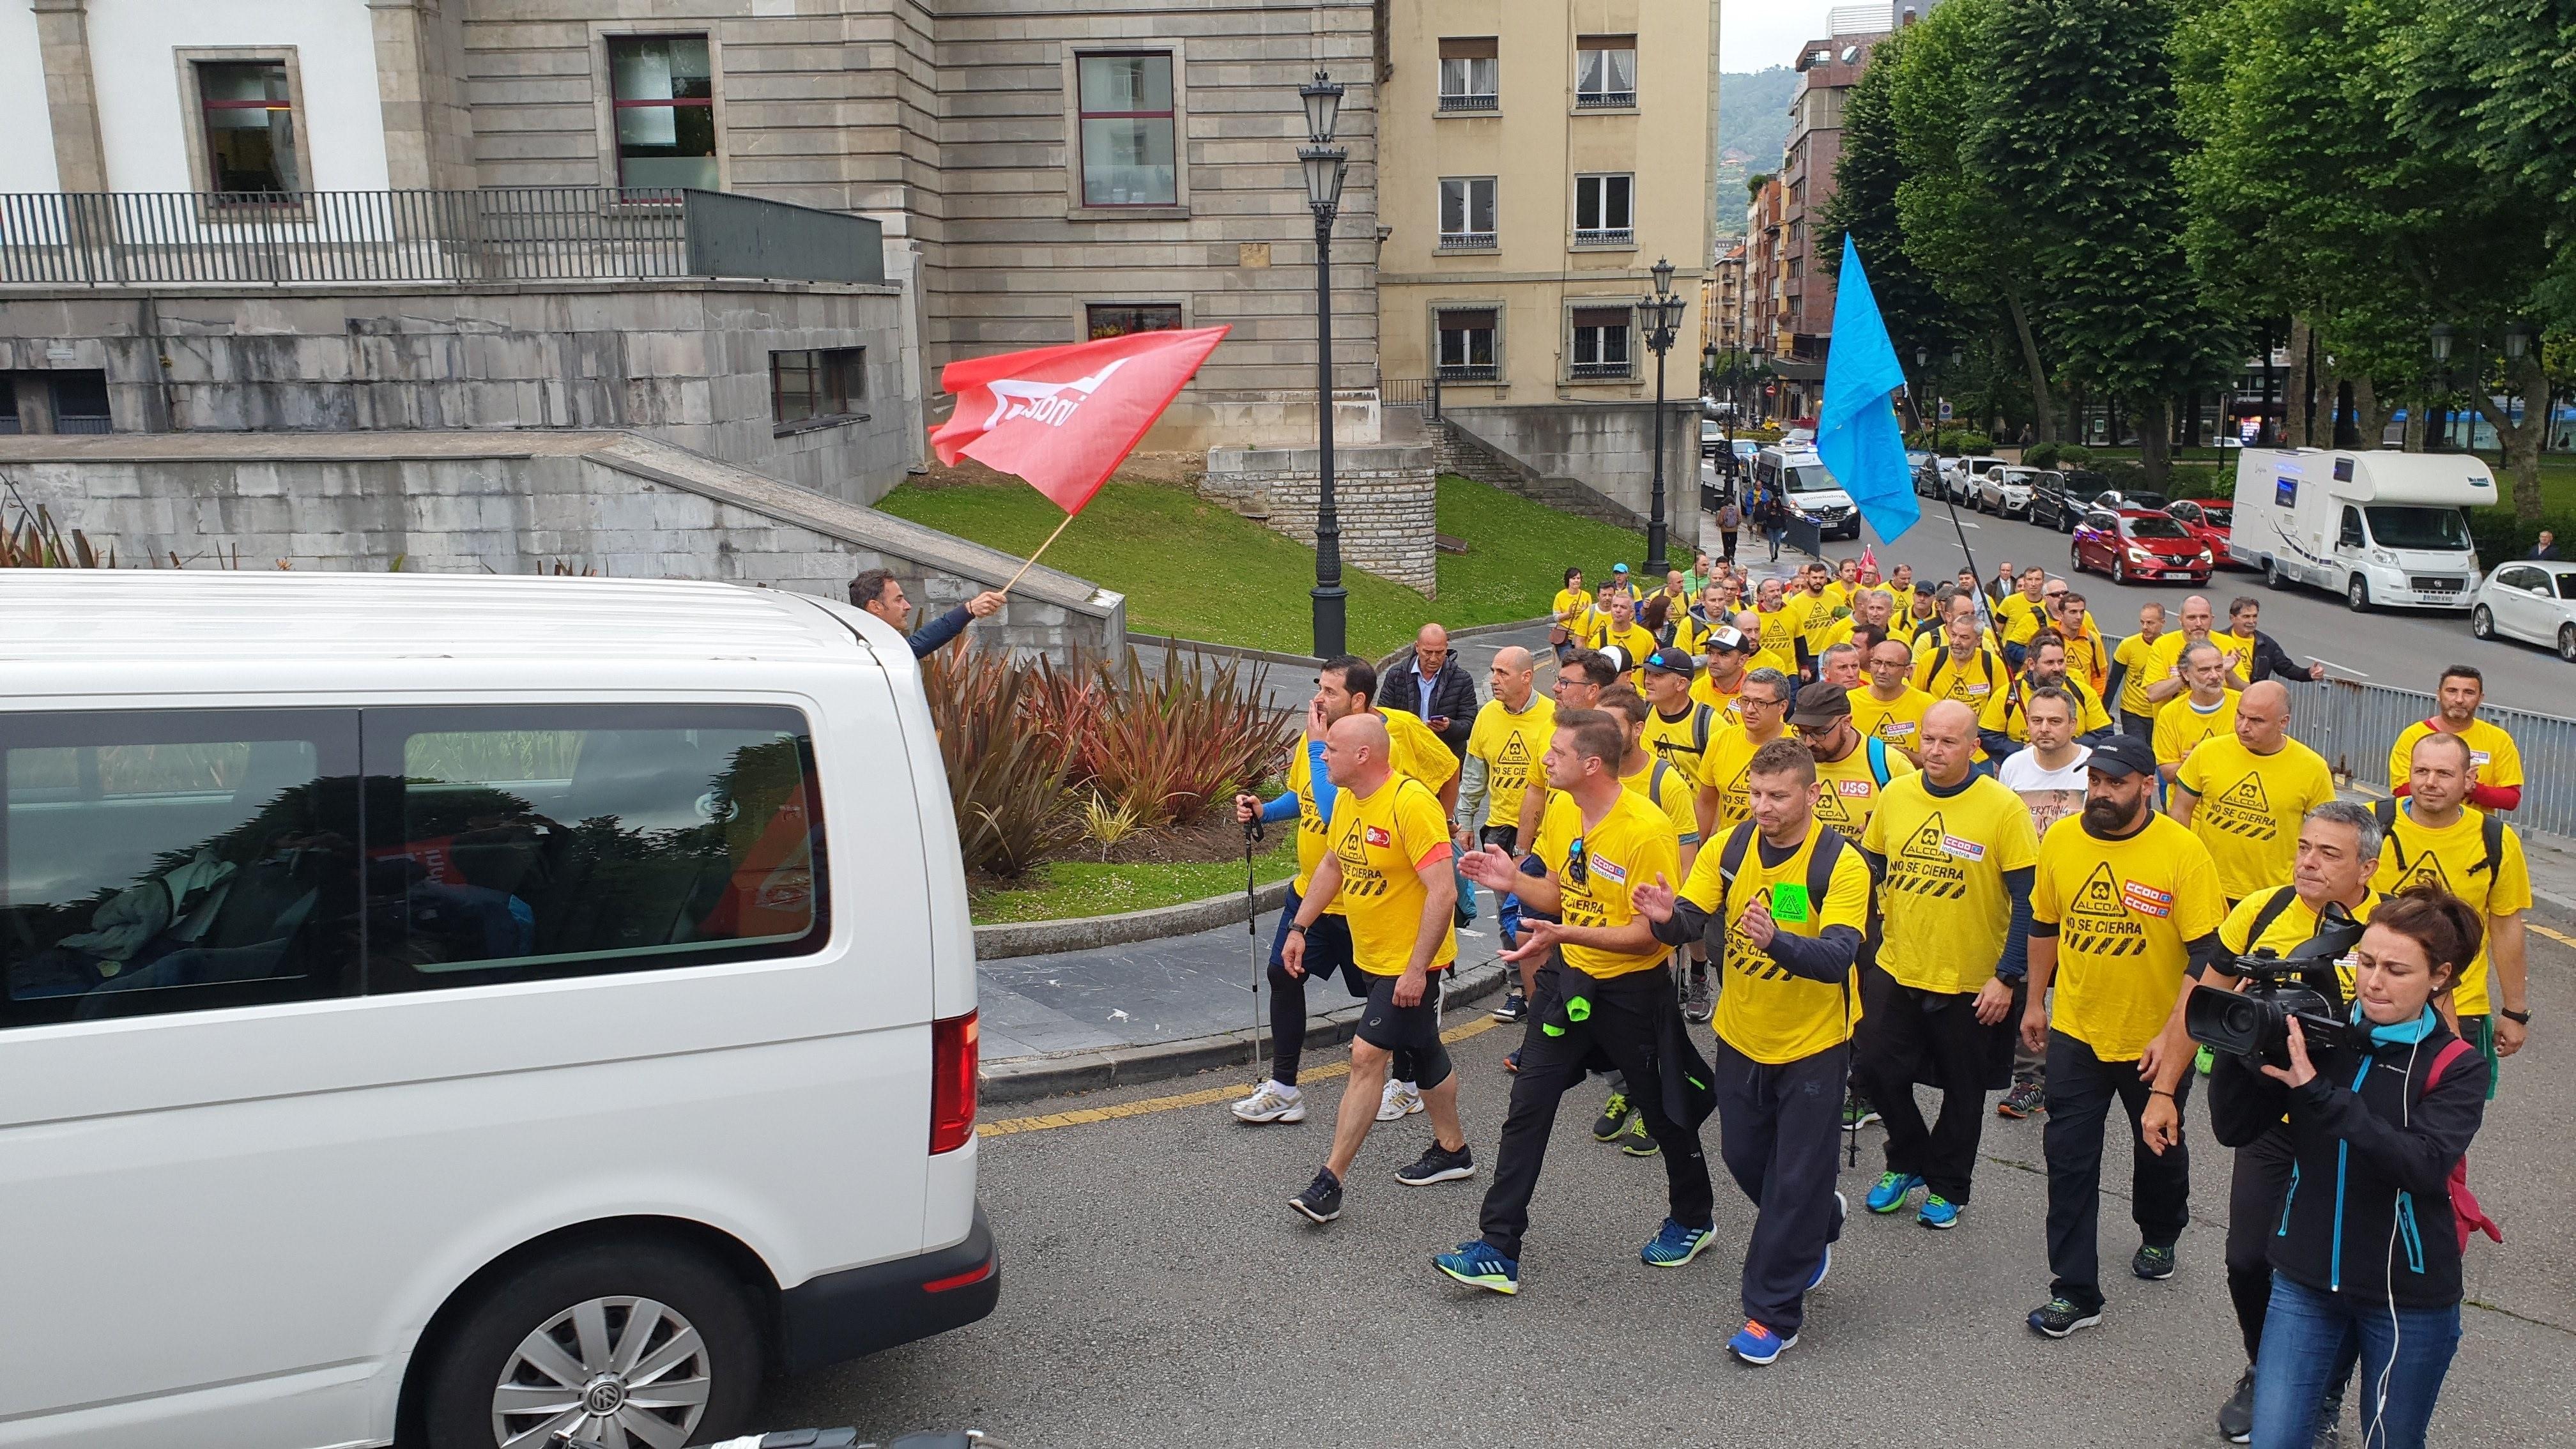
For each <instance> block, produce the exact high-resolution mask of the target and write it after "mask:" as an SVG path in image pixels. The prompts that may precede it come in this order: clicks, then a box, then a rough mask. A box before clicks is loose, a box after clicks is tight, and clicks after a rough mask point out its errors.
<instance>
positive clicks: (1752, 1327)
mask: <svg viewBox="0 0 2576 1449" xmlns="http://www.w3.org/2000/svg"><path fill="white" fill-rule="evenodd" d="M1797 1346H1798V1335H1796V1334H1794V1333H1793V1334H1790V1335H1789V1336H1788V1337H1787V1338H1782V1337H1781V1336H1780V1335H1778V1334H1776V1333H1773V1332H1772V1331H1771V1330H1769V1329H1767V1328H1764V1327H1763V1326H1762V1325H1761V1324H1758V1323H1755V1322H1754V1321H1753V1320H1751V1319H1749V1318H1748V1319H1746V1320H1745V1321H1744V1326H1743V1327H1742V1328H1739V1329H1737V1330H1735V1336H1734V1337H1733V1338H1730V1339H1728V1340H1727V1341H1726V1351H1727V1352H1728V1353H1731V1354H1733V1355H1735V1356H1736V1357H1737V1358H1740V1359H1742V1360H1744V1361H1745V1362H1746V1363H1749V1364H1751V1365H1753V1366H1754V1367H1755V1368H1760V1367H1762V1366H1763V1365H1764V1364H1767V1363H1770V1362H1771V1361H1772V1360H1774V1359H1776V1358H1778V1357H1779V1356H1780V1355H1782V1354H1784V1353H1786V1352H1788V1351H1789V1350H1790V1349H1793V1348H1796V1347H1797Z"/></svg>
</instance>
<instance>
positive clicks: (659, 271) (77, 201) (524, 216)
mask: <svg viewBox="0 0 2576 1449" xmlns="http://www.w3.org/2000/svg"><path fill="white" fill-rule="evenodd" d="M878 238H879V229H878V226H877V223H876V222H874V221H873V220H870V219H869V218H866V217H859V216H845V215H842V214H840V213H837V212H828V211H817V210H814V209H813V208H811V207H802V206H790V205H787V204H785V203H782V202H774V201H763V200H760V199H758V198H755V197H747V196H732V195H728V194H726V193H722V192H713V191H694V190H688V191H684V190H678V189H661V188H651V189H647V188H622V189H621V188H615V187H597V186H509V187H486V188H483V189H481V190H476V191H299V192H267V193H244V194H236V193H212V192H187V191H107V192H15V193H0V284H19V285H28V284H35V285H55V286H154V285H186V284H192V283H197V284H240V283H253V284H295V283H332V282H526V281H584V280H623V279H627V278H645V277H684V276H730V277H764V278H773V279H778V280H792V281H842V282H846V281H857V282H878V283H882V282H883V281H884V280H885V260H884V254H883V251H882V248H881V245H880V243H879V240H878Z"/></svg>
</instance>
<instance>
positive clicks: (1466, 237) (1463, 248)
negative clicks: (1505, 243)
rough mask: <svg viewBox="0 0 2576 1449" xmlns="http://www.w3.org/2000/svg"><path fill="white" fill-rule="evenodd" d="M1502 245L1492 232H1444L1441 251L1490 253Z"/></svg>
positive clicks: (1441, 235)
mask: <svg viewBox="0 0 2576 1449" xmlns="http://www.w3.org/2000/svg"><path fill="white" fill-rule="evenodd" d="M1500 245H1501V243H1500V241H1499V240H1498V239H1497V236H1496V234H1495V233H1493V232H1490V231H1444V232H1442V233H1441V234H1440V248H1439V249H1440V250H1441V251H1444V252H1490V251H1494V250H1497V249H1498V248H1499V247H1500Z"/></svg>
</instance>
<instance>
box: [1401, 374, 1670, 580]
mask: <svg viewBox="0 0 2576 1449" xmlns="http://www.w3.org/2000/svg"><path fill="white" fill-rule="evenodd" d="M1441 415H1442V417H1443V418H1444V419H1447V420H1449V421H1452V422H1455V423H1458V424H1460V425H1461V426H1463V427H1464V428H1465V429H1466V430H1467V431H1468V432H1470V433H1473V434H1474V435H1475V436H1476V437H1477V438H1479V439H1481V440H1482V441H1483V442H1484V443H1486V444H1487V445H1488V446H1490V447H1492V448H1494V449H1496V450H1498V451H1500V452H1502V453H1504V454H1506V455H1508V456H1509V457H1511V458H1513V459H1515V460H1517V461H1518V462H1519V463H1520V464H1521V465H1522V466H1523V467H1525V468H1527V469H1529V470H1530V471H1531V472H1532V473H1534V474H1536V475H1537V476H1539V477H1541V478H1545V479H1560V478H1562V479H1572V480H1574V481H1575V482H1577V483H1580V484H1582V485H1583V486H1584V487H1586V488H1589V489H1591V490H1592V491H1593V492H1595V493H1598V494H1600V495H1602V496H1603V497H1605V498H1607V499H1609V500H1610V501H1611V502H1613V503H1616V504H1618V505H1619V506H1620V507H1622V508H1625V509H1626V510H1628V512H1629V513H1631V514H1633V515H1635V516H1636V518H1637V519H1638V520H1639V526H1640V527H1642V526H1643V520H1644V519H1645V518H1646V516H1647V512H1648V503H1649V499H1650V497H1651V495H1652V493H1653V479H1654V451H1655V450H1654V426H1655V405H1654V404H1653V403H1652V402H1646V403H1639V404H1624V403H1540V404H1535V405H1532V406H1527V407H1455V406H1444V407H1443V408H1442V409H1441ZM1664 522H1665V526H1666V528H1667V529H1668V530H1669V532H1670V537H1671V551H1672V552H1674V553H1678V554H1680V555H1681V557H1682V560H1683V562H1684V563H1688V562H1689V558H1690V552H1689V551H1690V550H1691V549H1693V548H1695V547H1697V546H1698V543H1699V403H1698V400H1697V399H1694V398H1682V399H1679V400H1670V401H1667V402H1666V403H1665V404H1664Z"/></svg>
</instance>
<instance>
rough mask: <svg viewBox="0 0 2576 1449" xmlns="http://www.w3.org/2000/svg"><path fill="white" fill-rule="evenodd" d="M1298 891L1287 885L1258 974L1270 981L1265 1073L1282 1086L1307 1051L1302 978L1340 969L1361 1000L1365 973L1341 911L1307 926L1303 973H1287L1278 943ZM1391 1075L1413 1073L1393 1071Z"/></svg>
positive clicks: (1292, 1081) (1283, 939)
mask: <svg viewBox="0 0 2576 1449" xmlns="http://www.w3.org/2000/svg"><path fill="white" fill-rule="evenodd" d="M1298 904H1299V901H1298V896H1297V890H1296V888H1295V887H1294V886H1291V887H1289V890H1288V900H1287V903H1286V904H1285V905H1283V906H1281V907H1280V908H1279V924H1278V928H1277V931H1276V933H1275V934H1274V935H1273V936H1272V937H1271V941H1270V968H1269V969H1268V970H1267V971H1265V972H1264V973H1262V974H1263V976H1264V978H1265V979H1267V980H1268V981H1269V983H1270V1055H1271V1062H1270V1075H1271V1076H1272V1077H1273V1078H1275V1079H1276V1080H1278V1081H1279V1082H1281V1083H1283V1084H1284V1085H1287V1086H1291V1087H1293V1086H1295V1085H1297V1068H1298V1066H1299V1064H1300V1063H1301V1062H1302V1061H1303V1059H1304V1057H1305V1055H1306V983H1307V982H1309V981H1314V980H1318V979H1321V978H1326V977H1330V976H1331V975H1332V974H1333V972H1334V971H1336V970H1339V971H1340V972H1341V973H1342V985H1343V986H1344V987H1345V988H1347V989H1348V990H1349V991H1350V993H1351V995H1353V996H1355V997H1359V998H1362V999H1365V998H1366V997H1367V996H1368V994H1369V978H1368V975H1367V973H1365V972H1363V971H1361V970H1360V968H1358V967H1357V966H1354V965H1352V964H1351V925H1350V922H1348V921H1346V920H1344V919H1343V918H1342V917H1340V916H1333V915H1324V916H1317V917H1316V918H1315V924H1314V925H1312V926H1310V927H1308V928H1307V930H1306V961H1305V966H1306V974H1305V975H1303V976H1291V975H1289V974H1288V968H1287V967H1286V966H1285V965H1283V964H1281V962H1280V948H1281V947H1282V946H1285V945H1286V944H1287V943H1288V925H1289V923H1290V922H1291V921H1294V920H1296V919H1297V907H1298ZM1395 1080H1396V1081H1399V1082H1403V1081H1410V1080H1412V1078H1410V1077H1408V1076H1406V1075H1404V1074H1403V1073H1400V1072H1399V1073H1397V1074H1396V1076H1395Z"/></svg>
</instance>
